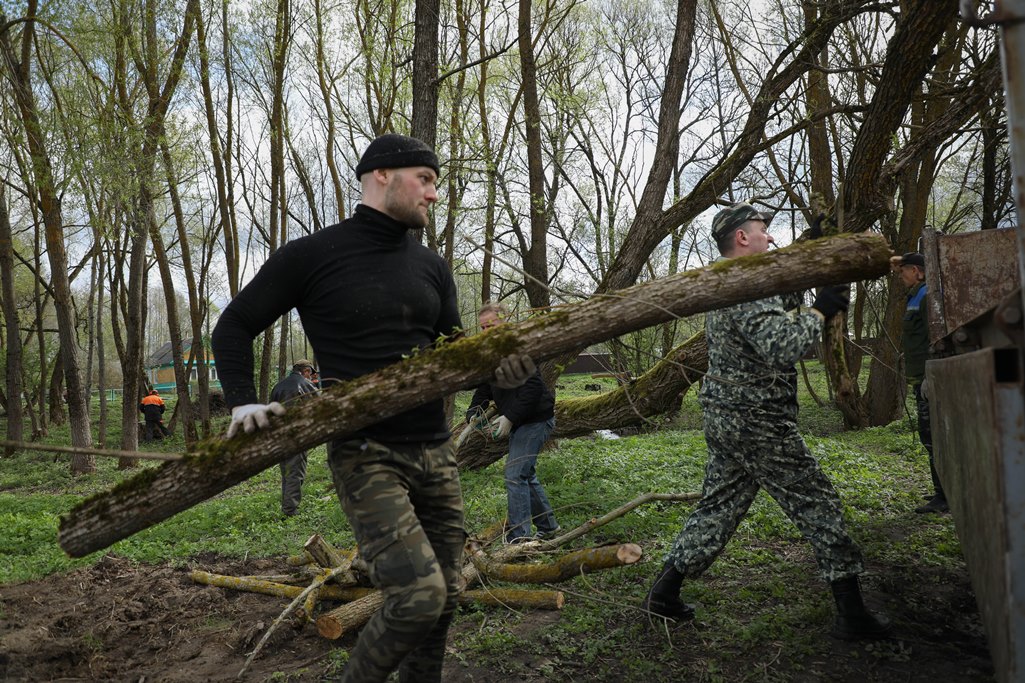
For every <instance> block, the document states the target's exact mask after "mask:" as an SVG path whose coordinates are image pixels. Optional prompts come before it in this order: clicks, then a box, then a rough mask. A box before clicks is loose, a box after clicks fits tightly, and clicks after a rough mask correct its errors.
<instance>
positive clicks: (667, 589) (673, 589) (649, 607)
mask: <svg viewBox="0 0 1025 683" xmlns="http://www.w3.org/2000/svg"><path fill="white" fill-rule="evenodd" d="M682 585H683V574H681V573H680V572H679V571H678V570H677V569H676V566H675V565H673V561H672V560H666V563H665V565H664V566H663V567H662V571H660V572H659V574H658V578H657V579H655V583H654V584H652V586H651V590H649V591H648V594H647V595H646V596H644V602H642V603H641V609H643V610H644V611H645V612H649V613H651V614H656V615H658V616H660V617H665V618H666V619H677V620H679V621H687V620H688V619H693V618H694V606H693V605H688V604H686V603H685V602H683V600H680V587H681V586H682Z"/></svg>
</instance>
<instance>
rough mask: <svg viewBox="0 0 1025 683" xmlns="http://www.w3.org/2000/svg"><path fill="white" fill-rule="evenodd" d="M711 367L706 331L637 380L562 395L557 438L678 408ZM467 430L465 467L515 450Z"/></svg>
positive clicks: (459, 456) (461, 450)
mask: <svg viewBox="0 0 1025 683" xmlns="http://www.w3.org/2000/svg"><path fill="white" fill-rule="evenodd" d="M707 370H708V344H707V343H706V341H705V333H704V331H701V332H699V333H697V334H695V335H694V336H693V337H691V338H690V339H688V340H687V341H685V342H684V343H683V344H681V345H680V346H678V347H676V348H675V349H673V350H672V351H671V352H670V353H669V354H668V355H667V356H666V357H665V358H663V359H662V360H660V361H659V362H658V363H656V364H655V365H654V366H653V367H652V368H651V369H650V370H648V371H647V372H646V373H644V374H643V375H641V376H640V377H638V378H637V379H635V380H634V381H632V382H628V383H626V384H623V385H621V386H619V387H617V388H615V389H613V390H612V391H607V392H605V393H603V394H600V395H598V396H586V397H581V398H567V399H562V400H560V401H556V402H555V431H554V432H553V433H552V438H555V439H568V438H570V437H574V436H580V435H582V434H589V433H590V432H593V431H594V430H596V429H622V428H623V427H635V426H637V425H640V424H641V423H643V422H645V421H646V420H648V419H649V418H651V417H654V416H656V415H661V414H663V413H666V412H669V411H670V410H673V409H674V408H678V407H679V400H680V395H681V394H683V392H685V391H687V389H689V388H690V386H691V384H693V383H694V382H696V381H697V380H698V379H699V378H700V377H701V376H702V375H704V374H705V371H707ZM464 429H468V428H466V427H464ZM462 436H463V437H464V438H463V440H462V442H461V443H460V444H459V447H458V449H457V450H456V461H457V462H458V463H459V467H460V469H471V470H473V469H480V468H482V467H487V466H488V465H490V464H491V463H493V462H495V461H496V460H498V459H500V458H502V457H503V456H504V455H505V454H506V452H508V450H509V440H508V439H500V440H495V439H492V438H490V437H489V436H487V435H485V434H482V433H481V432H473V433H470V434H468V433H466V432H463V434H462Z"/></svg>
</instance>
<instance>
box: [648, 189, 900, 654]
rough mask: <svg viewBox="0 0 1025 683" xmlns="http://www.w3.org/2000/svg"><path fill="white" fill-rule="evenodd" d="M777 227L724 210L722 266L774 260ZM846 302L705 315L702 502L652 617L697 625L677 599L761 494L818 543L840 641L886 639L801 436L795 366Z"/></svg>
mask: <svg viewBox="0 0 1025 683" xmlns="http://www.w3.org/2000/svg"><path fill="white" fill-rule="evenodd" d="M770 218H771V216H769V215H766V214H763V213H761V212H759V211H758V210H757V209H755V208H754V207H753V206H751V205H750V204H736V205H733V206H730V207H728V208H726V209H723V210H722V211H720V212H719V213H718V214H717V215H716V217H715V219H714V221H713V223H712V234H713V237H714V238H715V240H716V244H717V246H718V247H719V251H720V253H721V254H722V255H723V257H725V258H734V257H740V256H746V255H750V254H758V253H762V252H765V251H766V250H768V248H769V245H770V244H772V243H773V238H772V236H771V235H770V234H769V233H768V221H769V219H770ZM848 301H849V293H848V286H847V285H839V286H834V287H827V288H823V289H822V290H820V291H819V293H818V296H817V297H816V299H815V302H814V304H813V306H812V308H811V309H810V310H808V309H804V310H798V311H793V312H788V311H787V310H786V309H785V306H784V297H780V296H773V297H769V298H766V299H761V300H758V301H752V302H749V303H744V304H739V305H736V306H732V307H730V308H726V309H722V310H718V311H712V312H710V313H709V314H708V317H707V319H706V322H705V334H706V335H707V338H708V373H707V374H706V375H705V379H704V382H703V386H702V389H701V393H700V395H699V399H700V401H701V405H702V408H703V409H704V431H705V439H706V442H707V444H708V463H707V465H706V468H705V480H704V483H703V485H702V498H701V500H700V501H699V502H698V504H697V506H696V507H695V509H694V512H693V513H692V514H691V516H690V518H689V519H688V520H687V522H686V524H685V525H684V528H683V530H682V531H681V532H680V534H679V536H678V537H677V538H676V541H675V542H674V543H673V546H672V548H671V550H670V552H669V554H668V556H667V559H666V563H665V566H664V567H663V569H662V571H661V572H660V573H659V576H658V578H657V579H656V580H655V583H654V585H653V586H652V588H651V590H650V591H649V593H648V595H647V597H646V598H645V601H644V608H645V609H646V610H648V611H649V612H650V613H651V614H655V615H659V616H662V617H666V618H674V619H687V618H690V617H692V616H693V614H694V611H693V608H692V607H691V606H689V605H686V604H684V603H683V602H682V601H681V600H680V588H681V585H682V582H683V579H684V578H695V577H697V576H700V575H701V574H702V573H703V572H704V571H705V570H706V569H707V568H708V567H709V566H710V565H711V564H712V562H713V561H714V560H715V558H716V557H717V556H718V555H719V553H720V552H721V551H722V549H723V547H724V546H725V545H726V543H727V542H728V541H729V539H730V537H731V536H732V535H733V532H734V531H736V529H737V525H738V524H740V521H741V519H743V517H744V515H745V514H746V513H747V510H748V508H749V507H750V505H751V503H752V502H753V501H754V499H755V496H756V495H757V493H758V490H759V489H760V488H764V489H765V490H766V492H767V493H768V494H769V495H771V496H772V497H773V499H775V500H776V502H777V503H778V504H779V505H780V507H782V508H783V511H784V512H785V513H786V514H787V516H788V517H789V518H790V519H791V520H792V521H793V522H794V524H795V525H796V526H797V528H798V529H799V530H800V531H801V534H802V535H803V536H804V538H805V539H806V540H807V541H808V542H809V543H810V544H811V546H812V548H813V549H814V551H815V558H816V560H817V562H818V566H819V572H820V574H821V575H822V577H823V578H824V579H825V580H826V581H827V582H828V583H829V584H830V586H831V587H832V589H833V593H834V597H835V598H836V603H837V612H838V616H837V619H836V623H835V626H834V629H833V634H834V635H836V636H838V637H841V638H879V637H884V636H885V635H886V634H887V633H888V632H889V624H888V623H887V622H886V620H885V619H884V618H881V617H876V616H875V615H873V614H871V613H870V612H868V611H867V610H866V609H865V606H864V604H863V602H862V599H861V592H860V587H859V585H858V575H859V574H860V573H861V572H862V560H861V552H860V551H859V549H858V547H857V545H855V543H854V541H853V540H851V538H850V536H848V535H847V532H846V530H845V528H844V522H843V514H842V510H841V504H840V499H839V497H838V496H837V494H836V491H835V490H834V489H833V486H832V485H831V484H830V482H829V479H827V478H826V475H825V474H824V473H823V472H822V469H821V468H820V467H819V464H818V462H817V461H816V460H815V458H814V457H812V455H811V453H810V451H809V450H808V447H807V446H806V445H805V443H804V440H803V439H802V438H801V435H800V434H799V433H798V431H797V371H796V369H795V364H796V363H797V361H798V360H799V359H800V358H801V357H802V356H803V355H804V353H805V352H806V351H807V350H808V349H809V348H810V347H811V345H812V344H813V343H814V342H815V340H816V339H817V338H818V336H819V334H820V333H821V331H822V327H823V323H824V321H826V320H829V319H830V318H832V317H833V316H835V315H836V314H838V313H840V312H841V311H845V310H846V309H847V305H848Z"/></svg>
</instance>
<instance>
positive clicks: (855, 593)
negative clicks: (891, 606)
mask: <svg viewBox="0 0 1025 683" xmlns="http://www.w3.org/2000/svg"><path fill="white" fill-rule="evenodd" d="M830 587H831V588H832V589H833V599H834V600H836V622H835V623H834V624H833V636H834V637H836V638H840V639H842V640H879V639H881V638H888V637H889V636H890V620H889V619H887V618H886V617H885V616H883V615H882V614H872V613H871V612H869V611H868V610H867V609H865V603H864V602H862V600H861V587H860V586H859V585H858V577H856V576H852V577H849V578H846V579H840V580H838V581H834V582H833V583H831V584H830Z"/></svg>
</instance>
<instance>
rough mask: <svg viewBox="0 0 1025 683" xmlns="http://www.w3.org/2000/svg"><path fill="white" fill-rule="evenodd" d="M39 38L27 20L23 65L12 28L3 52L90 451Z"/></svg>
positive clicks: (77, 431) (76, 432)
mask: <svg viewBox="0 0 1025 683" xmlns="http://www.w3.org/2000/svg"><path fill="white" fill-rule="evenodd" d="M37 6H38V3H37V0H29V3H28V7H27V9H26V16H29V17H32V16H35V14H36V10H37ZM6 20H7V18H6V16H5V15H4V14H3V13H2V12H0V23H4V22H6ZM34 34H35V22H34V21H31V20H29V21H26V22H25V24H24V27H23V29H22V35H21V40H22V44H21V54H20V62H19V56H18V55H16V54H15V52H14V49H13V47H12V45H11V42H10V31H9V30H8V31H5V32H4V33H3V34H0V49H2V50H3V52H4V55H5V57H6V60H7V63H8V64H9V65H11V66H12V68H11V69H8V75H9V77H10V79H11V81H12V86H13V90H14V93H15V99H16V100H17V103H18V110H19V112H20V114H21V120H22V124H23V125H24V127H25V134H26V139H27V141H28V147H29V151H30V153H31V156H32V169H33V173H34V176H35V186H36V190H37V192H38V193H39V206H40V208H41V209H42V214H43V224H44V226H45V233H46V251H47V256H48V257H49V261H50V278H51V287H52V289H53V297H54V299H53V304H54V308H55V310H56V313H57V334H58V337H59V338H60V353H61V359H62V361H63V363H64V372H65V379H66V383H67V389H68V411H69V413H70V415H71V443H72V445H74V446H82V447H89V446H91V445H92V433H91V429H90V426H89V407H88V405H87V404H86V397H85V395H84V387H83V383H82V371H81V368H80V367H79V361H78V340H77V338H76V327H75V312H74V303H73V301H72V295H71V280H70V278H69V277H68V257H67V252H66V250H65V244H64V218H63V216H62V212H61V199H60V195H59V194H58V190H57V184H56V183H55V182H54V177H53V170H52V166H51V163H50V155H49V152H48V150H47V148H46V138H45V136H44V134H43V129H42V125H41V123H40V120H39V111H38V109H37V108H36V100H35V94H34V92H33V88H32V76H31V73H32V72H31V64H30V58H31V49H32V43H33V37H34ZM40 333H41V332H40ZM95 469H96V466H95V459H94V458H92V457H91V456H79V457H76V458H75V459H73V460H72V463H71V471H72V472H73V473H75V474H83V473H86V472H92V471H93V470H95Z"/></svg>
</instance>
